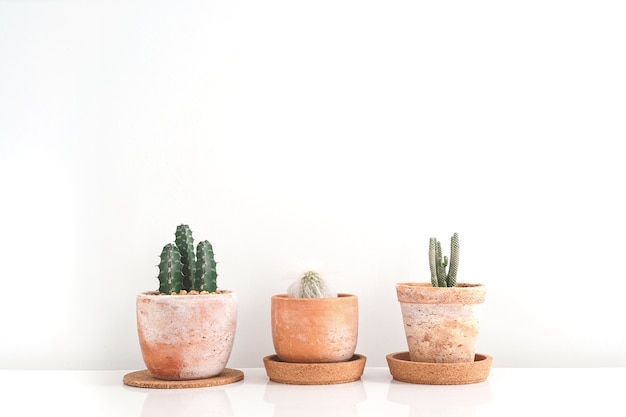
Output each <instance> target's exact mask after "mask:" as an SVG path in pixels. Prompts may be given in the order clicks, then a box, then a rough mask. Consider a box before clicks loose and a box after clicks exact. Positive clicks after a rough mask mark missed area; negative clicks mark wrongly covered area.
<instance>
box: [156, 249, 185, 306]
mask: <svg viewBox="0 0 626 417" xmlns="http://www.w3.org/2000/svg"><path fill="white" fill-rule="evenodd" d="M182 270H183V265H182V263H181V261H180V251H179V250H178V248H177V247H176V245H174V244H173V243H168V244H167V245H165V246H164V247H163V250H162V251H161V262H159V292H160V293H161V294H173V293H177V292H179V291H180V290H181V289H182V286H183V272H182Z"/></svg>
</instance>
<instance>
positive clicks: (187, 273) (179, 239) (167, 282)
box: [158, 224, 217, 294]
mask: <svg viewBox="0 0 626 417" xmlns="http://www.w3.org/2000/svg"><path fill="white" fill-rule="evenodd" d="M215 266H216V263H215V258H214V256H213V247H212V246H211V244H210V243H209V241H208V240H203V241H202V242H199V243H198V246H197V250H195V251H194V246H193V235H192V233H191V229H190V228H189V226H188V225H186V224H181V225H179V226H178V227H177V228H176V240H175V243H168V244H167V245H165V246H164V247H163V250H162V251H161V261H160V262H159V277H158V278H159V293H161V294H180V293H185V292H192V291H194V292H199V293H202V292H215V291H216V290H217V270H216V267H215Z"/></svg>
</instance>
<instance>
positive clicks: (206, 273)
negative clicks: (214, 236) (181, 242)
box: [192, 240, 217, 292]
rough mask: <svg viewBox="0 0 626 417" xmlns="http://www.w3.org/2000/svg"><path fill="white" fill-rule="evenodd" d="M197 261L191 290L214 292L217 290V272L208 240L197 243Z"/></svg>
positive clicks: (211, 247)
mask: <svg viewBox="0 0 626 417" xmlns="http://www.w3.org/2000/svg"><path fill="white" fill-rule="evenodd" d="M196 254H197V260H196V267H195V272H194V279H193V286H192V289H194V290H197V291H208V292H215V291H216V290H217V270H216V268H215V266H216V263H215V259H214V256H213V246H211V244H210V243H209V241H208V240H203V241H202V242H200V243H198V249H197V251H196Z"/></svg>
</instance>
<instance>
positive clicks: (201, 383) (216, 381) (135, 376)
mask: <svg viewBox="0 0 626 417" xmlns="http://www.w3.org/2000/svg"><path fill="white" fill-rule="evenodd" d="M242 379H243V372H241V371H240V370H238V369H230V368H226V369H224V371H223V372H222V373H221V374H219V375H217V376H214V377H212V378H204V379H190V380H186V381H166V380H163V379H157V378H154V377H153V376H151V375H150V373H149V372H148V370H147V369H144V370H143V371H136V372H131V373H129V374H126V375H124V384H125V385H128V386H131V387H139V388H166V389H170V388H204V387H216V386H218V385H226V384H232V383H233V382H237V381H241V380H242Z"/></svg>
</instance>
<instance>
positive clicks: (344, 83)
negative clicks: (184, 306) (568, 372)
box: [0, 0, 626, 369]
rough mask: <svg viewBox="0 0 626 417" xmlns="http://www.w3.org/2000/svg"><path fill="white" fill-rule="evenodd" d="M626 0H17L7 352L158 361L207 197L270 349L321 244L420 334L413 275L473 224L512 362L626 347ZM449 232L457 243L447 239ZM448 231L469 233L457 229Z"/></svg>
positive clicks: (383, 307)
mask: <svg viewBox="0 0 626 417" xmlns="http://www.w3.org/2000/svg"><path fill="white" fill-rule="evenodd" d="M625 21H626V6H624V5H623V2H621V1H602V0H593V1H591V0H589V1H584V0H581V1H555V0H540V1H533V0H525V1H482V0H475V1H445V0H444V1H441V0H438V1H414V0H413V1H394V0H384V1H383V0H375V1H348V0H333V1H325V0H318V1H293V0H285V1H279V0H266V1H254V0H249V1H210V0H204V1H145V2H139V1H119V2H105V1H102V2H96V1H0V198H1V204H0V236H1V237H2V238H1V239H0V263H1V265H2V268H1V269H0V271H1V272H0V284H1V287H2V290H3V291H2V292H3V294H2V296H1V298H0V317H1V318H2V319H1V320H2V321H1V323H2V332H1V333H0V368H45V369H48V368H59V369H63V368H68V369H134V368H136V369H141V368H143V364H142V362H141V357H140V353H139V348H138V344H137V337H136V333H135V322H134V320H135V318H134V302H135V295H136V294H137V293H139V292H141V291H146V290H153V289H156V287H157V286H158V284H157V279H156V274H157V268H156V266H155V265H156V264H157V257H158V254H159V253H160V250H161V248H162V246H163V245H164V244H165V243H167V242H169V241H171V240H173V232H174V230H175V228H176V225H178V224H180V223H183V222H184V223H188V224H189V225H190V226H191V228H192V230H193V231H194V235H195V237H196V240H201V239H208V240H210V241H211V242H212V244H213V246H214V248H215V252H216V258H217V260H218V261H219V264H218V273H219V277H218V284H219V286H220V287H222V288H226V289H231V290H233V291H235V292H236V293H237V294H238V296H239V300H240V308H239V326H238V330H237V337H236V340H235V347H234V350H233V354H232V356H231V360H230V362H229V366H231V367H260V366H262V357H263V356H266V355H268V354H271V353H273V347H272V343H271V329H270V324H269V308H270V297H271V295H273V294H276V293H280V292H284V291H285V289H286V287H287V286H288V284H289V283H290V282H291V281H292V280H294V279H296V278H298V276H299V274H300V273H302V272H304V271H305V270H306V269H307V268H316V269H317V270H318V271H319V272H321V273H322V274H323V275H324V276H325V277H326V278H327V279H329V280H330V281H331V282H332V283H333V285H334V286H335V288H336V289H338V290H339V291H341V292H348V293H354V294H357V295H358V296H359V302H360V334H359V344H358V347H357V352H359V353H361V354H364V355H366V356H367V357H368V366H385V355H386V354H388V353H391V352H397V351H402V350H406V344H405V340H404V333H403V328H402V322H401V315H400V308H399V305H398V303H397V301H396V298H395V288H394V285H395V283H397V282H403V281H428V280H429V271H428V259H427V250H428V249H427V248H428V239H429V237H431V236H436V237H438V238H439V239H440V240H442V241H443V242H448V239H449V237H450V236H451V235H452V233H453V232H458V233H459V235H460V241H461V247H462V249H461V262H460V272H459V280H460V281H465V282H481V283H484V284H486V285H488V298H487V301H486V303H485V305H484V308H483V320H482V331H481V335H480V340H479V349H478V350H479V351H480V352H483V353H487V354H490V355H492V356H493V357H494V366H499V367H502V366H505V367H544V366H559V367H560V366H626V325H624V317H626V306H625V304H626V303H625V302H624V295H623V294H624V289H625V284H624V282H625V278H626V276H625V273H624V268H623V265H622V261H623V259H624V249H625V244H624V234H625V231H626V230H625V229H626V225H625V221H624V212H625V210H626V203H625V202H624V196H623V194H624V192H623V178H624V177H625V174H626V168H625V167H624V158H623V157H624V151H623V150H622V148H621V143H620V142H623V141H624V139H625V136H626V135H625V134H626V118H625V116H626V76H624V74H626V25H624V22H625ZM444 248H447V243H445V244H444ZM446 251H447V249H446Z"/></svg>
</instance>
